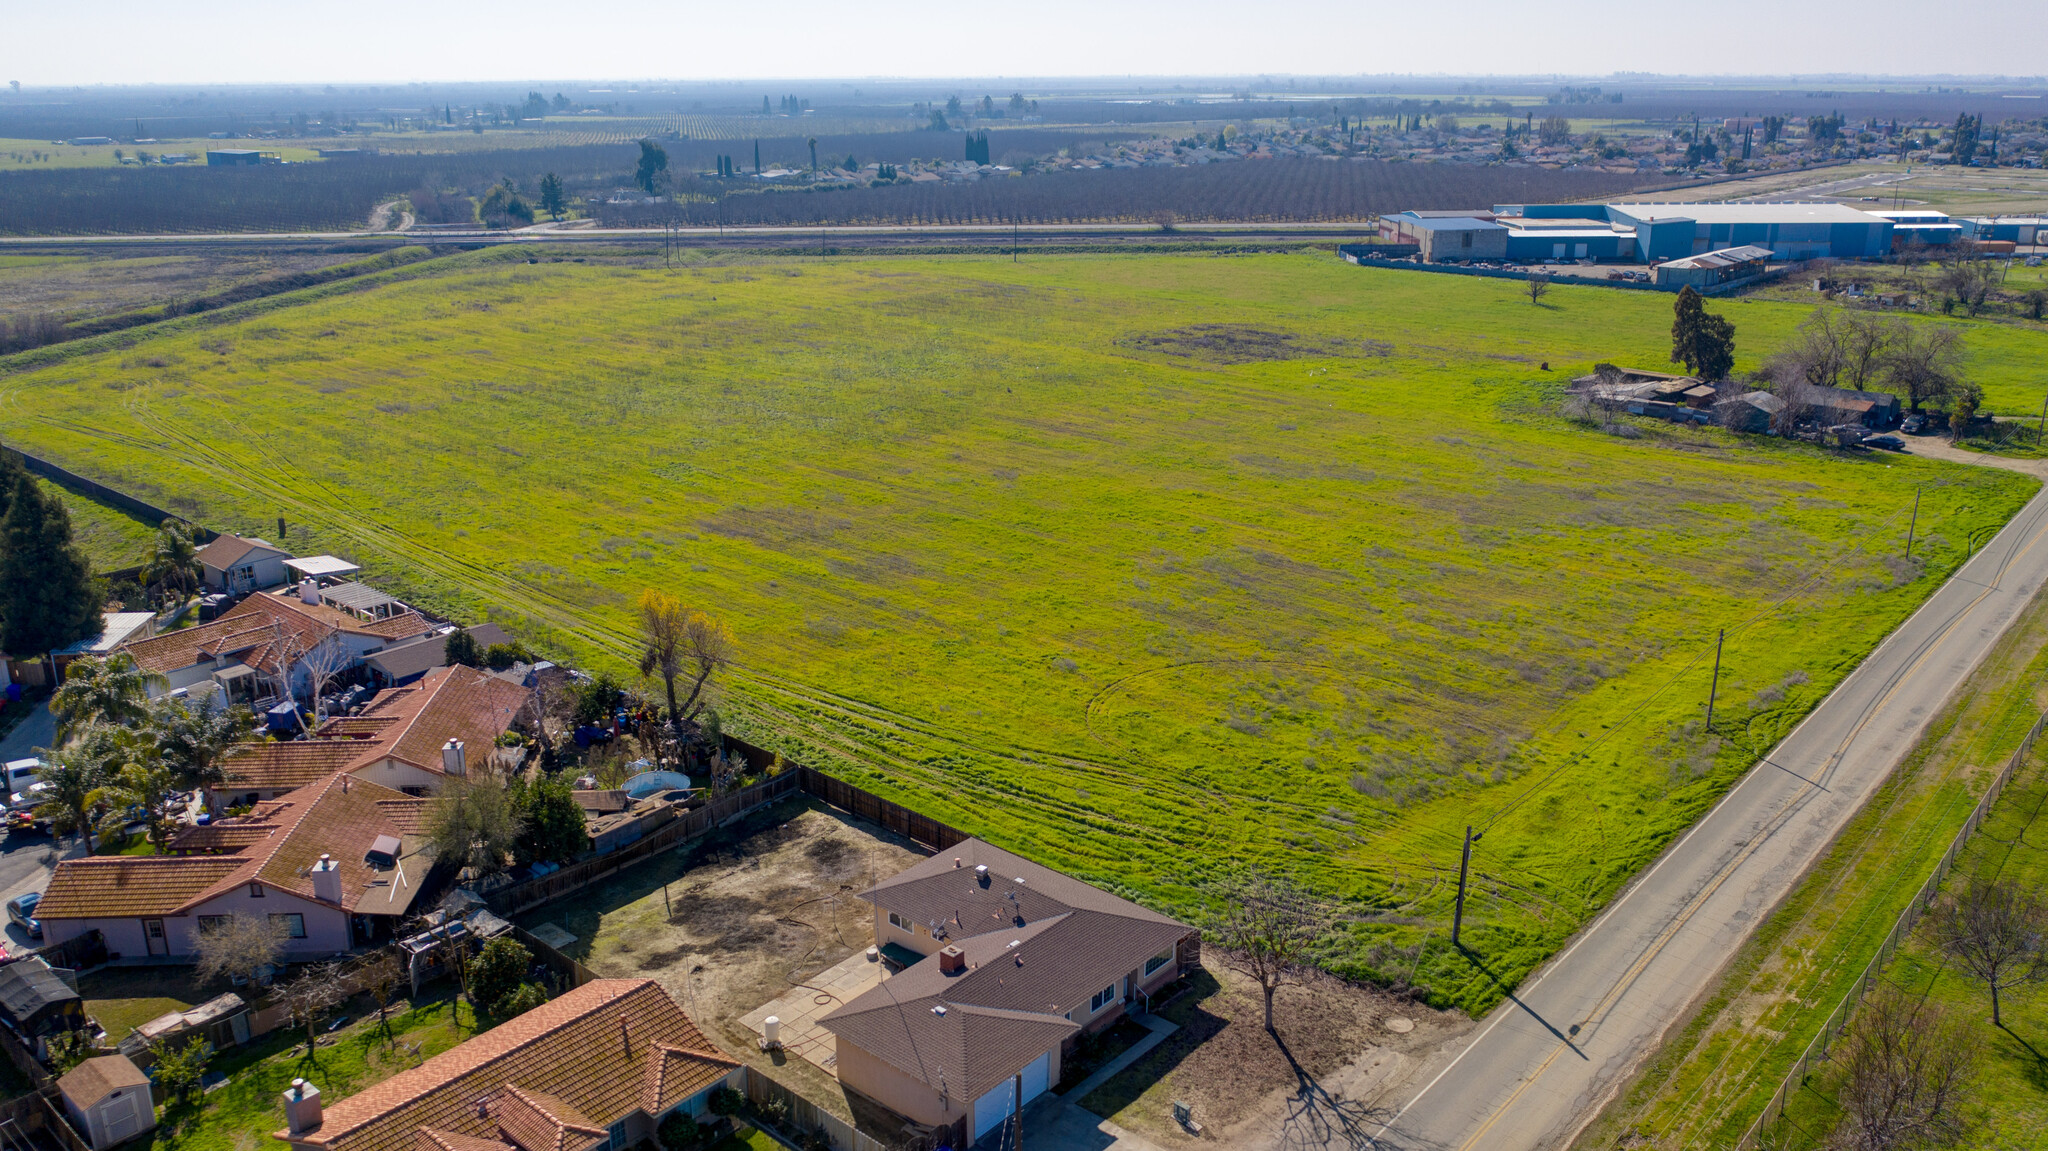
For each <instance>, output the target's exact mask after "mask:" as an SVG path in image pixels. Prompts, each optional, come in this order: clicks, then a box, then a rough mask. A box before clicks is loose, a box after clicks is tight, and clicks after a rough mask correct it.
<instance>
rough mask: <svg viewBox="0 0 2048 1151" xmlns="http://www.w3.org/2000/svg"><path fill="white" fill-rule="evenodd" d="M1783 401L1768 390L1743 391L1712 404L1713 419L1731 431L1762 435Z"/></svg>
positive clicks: (1782, 407)
mask: <svg viewBox="0 0 2048 1151" xmlns="http://www.w3.org/2000/svg"><path fill="white" fill-rule="evenodd" d="M1784 410H1785V401H1783V400H1781V399H1779V398H1778V397H1776V396H1774V395H1772V394H1771V393H1769V392H1744V393H1742V394H1741V395H1739V396H1731V397H1729V398H1728V399H1725V400H1722V401H1721V402H1720V403H1718V404H1715V405H1714V420H1715V422H1716V423H1719V424H1720V425H1721V426H1722V427H1724V428H1727V429H1728V430H1729V431H1731V432H1749V433H1752V434H1755V435H1762V434H1763V433H1765V432H1768V431H1770V430H1771V427H1772V422H1773V421H1774V420H1776V419H1777V417H1778V413H1780V412H1782V411H1784Z"/></svg>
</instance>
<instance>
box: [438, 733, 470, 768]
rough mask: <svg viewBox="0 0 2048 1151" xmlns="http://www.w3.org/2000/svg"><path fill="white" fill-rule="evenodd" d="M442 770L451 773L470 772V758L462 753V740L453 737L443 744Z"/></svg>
mask: <svg viewBox="0 0 2048 1151" xmlns="http://www.w3.org/2000/svg"><path fill="white" fill-rule="evenodd" d="M441 770H442V771H445V772H447V773H448V774H449V775H467V774H469V760H468V759H466V758H465V757H464V756H463V754H462V741H461V740H459V739H451V740H449V741H448V742H447V743H444V744H442V745H441Z"/></svg>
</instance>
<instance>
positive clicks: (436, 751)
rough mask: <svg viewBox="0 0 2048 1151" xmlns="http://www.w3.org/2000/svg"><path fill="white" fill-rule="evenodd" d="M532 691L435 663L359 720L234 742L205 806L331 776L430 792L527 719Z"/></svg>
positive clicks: (252, 798)
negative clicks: (303, 734) (283, 737)
mask: <svg viewBox="0 0 2048 1151" xmlns="http://www.w3.org/2000/svg"><path fill="white" fill-rule="evenodd" d="M533 706H534V704H533V692H532V691H530V690H528V689H526V688H523V687H521V686H519V685H518V684H515V683H507V682H506V681H504V680H502V679H499V678H498V677H496V676H494V675H491V674H490V673H488V672H483V671H478V670H477V669H476V668H473V667H463V666H460V665H457V666H455V667H444V668H440V669H438V670H436V671H433V672H430V673H429V674H428V675H427V676H426V677H425V678H424V679H422V680H420V681H419V682H418V683H414V684H409V685H407V686H405V687H399V688H391V689H389V690H387V691H385V692H383V693H381V694H380V695H378V696H377V698H376V699H375V700H374V701H372V702H371V703H370V705H369V706H368V707H366V708H364V709H363V711H362V713H361V714H359V715H348V716H337V717H335V718H334V719H330V720H328V721H327V722H326V723H323V724H321V725H320V729H319V730H318V731H316V732H315V733H314V737H313V738H312V739H300V740H289V741H282V742H277V741H264V742H258V743H250V744H245V745H243V746H242V747H241V748H240V749H239V750H238V752H237V754H235V755H234V756H232V757H231V758H230V759H228V761H227V762H226V763H225V764H224V765H223V770H224V771H225V772H226V775H227V778H226V780H225V781H224V782H222V783H220V784H218V785H216V786H214V787H212V788H210V789H209V793H210V794H209V799H210V800H211V801H212V806H213V807H215V808H216V809H219V808H220V807H223V806H228V805H239V804H246V803H256V802H260V801H262V800H265V799H270V798H273V797H275V796H278V795H282V794H284V793H285V792H288V791H291V790H293V789H295V788H299V787H303V786H305V785H306V784H308V783H310V782H312V781H313V780H316V779H322V778H325V777H326V776H328V775H331V774H333V773H335V772H337V771H340V772H347V773H349V774H350V775H353V776H355V777H357V778H359V779H366V780H370V781H372V782H374V783H378V784H381V785H383V786H384V787H388V788H390V789H392V790H393V791H398V792H403V793H404V794H407V795H413V796H424V795H432V794H434V793H436V792H438V791H440V790H441V785H442V784H443V783H444V782H445V781H446V780H447V778H448V777H449V776H451V775H455V776H462V775H467V774H468V773H469V770H470V766H471V764H472V762H474V763H476V764H477V765H479V766H481V765H483V764H484V763H485V762H487V761H488V759H489V757H490V756H492V755H494V754H496V753H497V752H498V751H499V750H500V749H499V748H498V747H497V742H498V737H499V736H501V735H503V734H505V733H506V732H507V731H510V730H511V729H512V728H513V727H514V726H515V725H517V724H519V723H522V722H525V721H527V720H529V719H531V718H532V716H533Z"/></svg>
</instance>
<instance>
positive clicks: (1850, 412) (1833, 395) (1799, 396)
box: [1792, 384, 1902, 431]
mask: <svg viewBox="0 0 2048 1151" xmlns="http://www.w3.org/2000/svg"><path fill="white" fill-rule="evenodd" d="M1792 402H1793V404H1794V406H1795V407H1797V408H1798V409H1799V411H1798V416H1799V419H1800V420H1801V421H1802V422H1810V423H1815V424H1819V425H1821V426H1823V427H1831V426H1835V425H1839V424H1860V425H1862V426H1863V427H1866V428H1872V429H1875V430H1878V431H1883V430H1884V429H1886V428H1893V427H1897V426H1898V424H1899V420H1900V419H1901V418H1902V416H1901V414H1900V411H1899V397H1898V396H1896V395H1893V394H1892V393H1891V392H1862V391H1857V390H1855V389H1854V388H1827V387H1821V386H1819V385H1816V384H1801V385H1799V386H1798V387H1797V388H1796V389H1795V390H1794V391H1793V396H1792Z"/></svg>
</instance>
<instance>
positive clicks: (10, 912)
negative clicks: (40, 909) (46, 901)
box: [7, 891, 43, 939]
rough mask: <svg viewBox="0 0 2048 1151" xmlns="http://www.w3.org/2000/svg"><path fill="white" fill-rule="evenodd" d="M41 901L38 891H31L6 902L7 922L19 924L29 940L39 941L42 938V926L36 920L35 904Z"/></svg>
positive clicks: (41, 894) (40, 893) (40, 894)
mask: <svg viewBox="0 0 2048 1151" xmlns="http://www.w3.org/2000/svg"><path fill="white" fill-rule="evenodd" d="M42 901H43V893H42V892H40V891H31V892H29V893H28V894H27V895H17V896H15V897H14V898H13V899H10V900H8V901H7V919H8V921H9V922H12V923H19V924H21V929H22V930H23V931H26V932H28V937H29V938H30V939H41V938H42V937H43V925H42V924H41V923H39V922H37V920H36V904H38V903H41V902H42Z"/></svg>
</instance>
